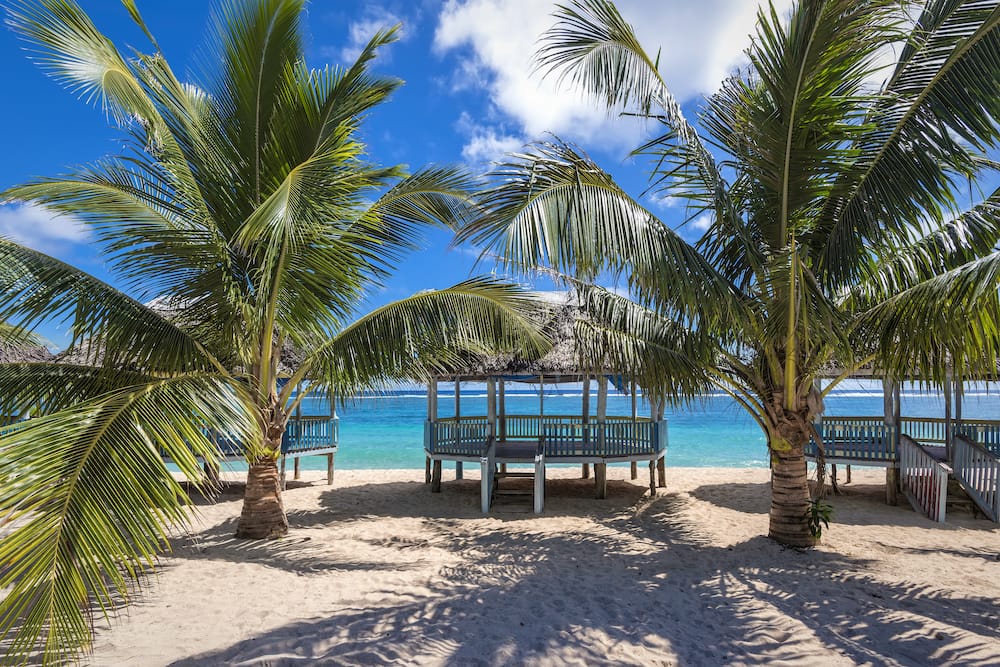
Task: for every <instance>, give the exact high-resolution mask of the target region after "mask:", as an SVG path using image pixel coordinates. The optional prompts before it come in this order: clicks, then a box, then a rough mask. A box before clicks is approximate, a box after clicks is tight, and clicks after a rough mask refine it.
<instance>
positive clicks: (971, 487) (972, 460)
mask: <svg viewBox="0 0 1000 667" xmlns="http://www.w3.org/2000/svg"><path fill="white" fill-rule="evenodd" d="M952 456H953V465H952V469H953V470H954V475H955V479H957V480H958V483H959V484H961V485H962V488H963V489H965V492H966V493H968V494H969V497H970V498H972V500H973V501H974V502H975V503H976V504H977V505H979V508H980V509H981V510H982V511H983V513H984V514H986V516H988V517H989V518H990V519H992V520H993V521H996V522H998V523H1000V491H998V489H997V484H998V483H1000V457H998V456H996V455H995V454H993V453H992V452H991V451H989V450H988V449H986V448H985V447H983V446H982V445H980V444H978V443H976V442H973V441H972V440H970V439H969V438H967V437H965V436H964V435H961V434H956V436H955V439H954V440H953V442H952Z"/></svg>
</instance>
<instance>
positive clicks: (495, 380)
mask: <svg viewBox="0 0 1000 667" xmlns="http://www.w3.org/2000/svg"><path fill="white" fill-rule="evenodd" d="M539 297H540V298H542V299H544V300H545V301H547V302H548V306H549V307H548V309H547V312H548V313H549V315H548V321H547V322H546V323H545V328H546V329H547V333H548V335H549V338H550V339H551V340H552V341H553V346H552V348H551V350H550V351H549V352H548V353H547V354H546V355H545V356H543V357H541V358H538V359H525V358H521V357H518V356H515V355H501V356H492V357H481V358H477V359H475V360H474V361H471V362H470V363H469V365H468V366H467V367H465V368H461V369H455V370H454V371H453V372H451V373H449V374H443V375H441V376H439V377H436V378H434V379H433V380H432V381H431V382H430V383H429V385H428V388H427V421H426V423H425V428H424V450H425V454H426V460H427V471H426V481H427V482H428V483H429V484H430V485H431V490H432V491H434V492H439V491H440V490H441V475H442V463H443V462H445V461H453V462H454V463H455V469H456V477H459V478H461V476H462V466H463V464H465V463H471V464H475V465H479V466H480V468H481V472H482V477H481V480H482V481H481V504H482V509H483V511H484V512H488V511H489V509H490V507H491V506H492V504H493V501H494V498H495V497H496V495H497V494H498V493H499V492H501V491H502V489H501V483H502V482H503V481H504V480H505V479H507V478H510V477H522V478H524V477H526V478H530V479H532V480H533V488H532V492H531V496H532V500H533V503H532V505H533V508H534V511H535V512H536V513H538V512H541V511H542V509H543V507H544V502H545V468H546V466H547V465H552V464H566V463H574V464H580V465H581V466H582V470H583V476H584V477H589V470H590V466H591V465H593V466H594V479H595V492H596V495H597V497H598V498H603V497H605V496H606V494H607V466H608V464H610V463H631V464H632V477H633V479H635V478H636V476H637V467H638V463H639V462H644V463H647V464H648V467H649V488H650V493H651V494H653V495H655V494H656V488H657V486H664V485H665V480H664V457H665V455H666V449H667V423H666V421H665V420H664V418H663V412H664V406H663V405H662V404H653V405H651V406H650V414H649V415H648V416H640V415H639V414H638V409H637V408H638V400H639V399H638V392H637V391H636V388H635V386H634V384H632V383H630V382H628V381H627V380H626V379H625V378H624V377H623V376H622V374H621V373H620V372H617V371H616V369H611V368H607V369H603V370H600V371H596V372H595V371H594V370H593V368H594V365H592V364H583V363H581V361H582V360H581V358H580V355H579V353H578V348H577V345H576V341H575V337H574V324H575V322H576V320H577V318H579V317H581V313H580V309H579V307H578V306H577V303H576V296H575V295H574V294H573V293H569V292H544V293H539ZM441 382H451V383H453V385H454V393H455V395H454V414H453V416H448V417H440V416H439V415H438V407H439V401H440V400H441V396H440V394H439V385H440V383H441ZM463 382H466V383H468V382H477V383H485V385H486V399H487V400H486V410H485V414H472V412H471V411H470V410H469V409H468V408H467V407H464V406H463V400H462V392H461V386H462V383H463ZM515 383H524V384H530V385H535V386H537V387H538V410H537V413H534V412H533V413H532V414H511V413H510V412H509V411H508V410H507V391H506V389H507V387H509V386H510V385H512V384H515ZM565 383H578V384H581V385H582V409H581V410H580V411H579V413H578V414H552V413H550V412H549V410H547V409H546V387H552V386H554V385H559V384H565ZM593 385H596V396H594V397H593V398H594V399H595V400H594V401H592V396H591V389H592V386H593ZM609 385H614V386H616V387H618V388H619V389H620V390H623V391H628V392H630V393H631V398H632V409H631V414H623V415H609V414H608V413H607V403H608V388H609ZM595 403H596V405H595ZM592 408H596V409H592ZM516 465H521V466H524V465H527V466H528V467H529V470H528V471H522V472H512V471H510V470H509V469H508V467H509V466H516Z"/></svg>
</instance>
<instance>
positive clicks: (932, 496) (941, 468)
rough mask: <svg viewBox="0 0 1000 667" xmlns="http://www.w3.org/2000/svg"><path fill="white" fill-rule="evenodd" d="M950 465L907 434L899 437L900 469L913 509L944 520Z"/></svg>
mask: <svg viewBox="0 0 1000 667" xmlns="http://www.w3.org/2000/svg"><path fill="white" fill-rule="evenodd" d="M948 472H949V470H948V466H946V465H944V464H942V463H940V462H938V460H937V459H935V458H934V457H933V456H932V455H931V454H930V453H928V452H927V451H926V450H925V449H924V447H923V445H921V444H920V443H918V442H916V441H915V440H913V439H911V438H910V437H908V436H905V435H903V436H900V438H899V473H900V484H901V485H902V487H903V492H904V493H905V494H906V497H907V498H909V500H910V503H911V504H912V505H913V507H914V509H916V510H917V511H920V512H923V513H924V514H926V515H927V516H928V517H930V518H931V519H932V520H934V521H939V522H942V523H943V522H944V519H945V516H944V515H945V501H946V499H947V497H948Z"/></svg>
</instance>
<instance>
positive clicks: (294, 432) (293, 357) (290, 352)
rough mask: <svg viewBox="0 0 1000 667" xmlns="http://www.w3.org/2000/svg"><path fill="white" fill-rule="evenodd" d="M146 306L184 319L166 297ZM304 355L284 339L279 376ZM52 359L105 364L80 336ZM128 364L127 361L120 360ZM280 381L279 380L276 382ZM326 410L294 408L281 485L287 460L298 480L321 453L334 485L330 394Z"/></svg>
mask: <svg viewBox="0 0 1000 667" xmlns="http://www.w3.org/2000/svg"><path fill="white" fill-rule="evenodd" d="M146 306H148V307H150V308H152V309H153V310H155V311H157V312H158V313H160V314H161V315H162V316H163V317H166V318H167V319H170V320H173V321H175V322H179V321H183V312H184V306H183V304H178V303H177V301H176V300H172V299H169V298H168V297H157V298H156V299H153V300H152V301H150V302H148V303H147V304H146ZM303 358H304V355H303V353H302V351H301V350H299V349H297V348H296V347H295V346H294V345H293V344H292V343H290V342H289V341H285V343H284V346H283V348H282V351H281V358H280V359H279V361H278V375H279V378H286V379H287V378H288V377H290V376H292V375H294V373H295V371H296V370H297V369H298V367H299V365H300V364H301V363H302V359H303ZM55 360H56V361H57V362H58V363H64V364H76V365H83V366H100V365H102V364H103V363H105V355H104V346H103V345H102V343H101V342H100V341H92V340H90V339H86V338H85V339H83V340H80V341H78V342H77V344H76V345H74V346H72V347H70V348H68V349H67V350H65V351H63V352H61V353H60V354H59V355H58V356H57V357H56V358H55ZM122 363H123V364H125V365H128V363H129V362H128V360H124V361H123V362H122ZM281 381H282V380H280V379H279V382H281ZM329 399H330V400H329V413H328V414H323V415H306V414H303V413H302V407H301V405H299V407H297V408H296V410H295V413H294V414H293V415H292V416H291V417H289V419H288V423H287V424H286V427H285V432H284V433H283V434H282V439H281V464H280V465H281V484H282V488H284V486H285V483H286V474H285V471H286V466H287V462H288V460H289V459H291V460H292V465H293V473H292V475H293V479H299V477H300V469H301V459H302V458H303V457H306V456H323V457H325V458H326V479H327V484H333V473H334V460H335V457H336V455H337V450H338V449H339V445H340V417H339V416H338V415H337V408H336V401H335V399H334V397H333V396H330V397H329ZM212 439H213V440H214V442H215V443H216V445H217V446H218V448H219V456H220V458H221V459H223V460H226V461H240V460H243V459H244V456H245V449H246V448H245V446H244V443H241V442H236V441H234V440H233V439H231V438H230V437H228V436H227V435H226V434H224V433H213V434H212ZM205 472H206V474H207V475H208V476H209V477H217V475H218V471H217V470H212V469H209V468H208V467H206V469H205Z"/></svg>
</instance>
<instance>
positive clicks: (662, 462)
mask: <svg viewBox="0 0 1000 667" xmlns="http://www.w3.org/2000/svg"><path fill="white" fill-rule="evenodd" d="M666 409H667V405H666V403H664V402H663V401H659V402H658V403H657V404H656V409H655V414H656V421H658V422H662V421H663V414H664V412H665V411H666ZM656 473H657V477H658V479H657V486H659V487H660V488H661V489H665V488H667V457H666V454H664V455H663V456H661V457H660V458H658V459H656Z"/></svg>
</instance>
